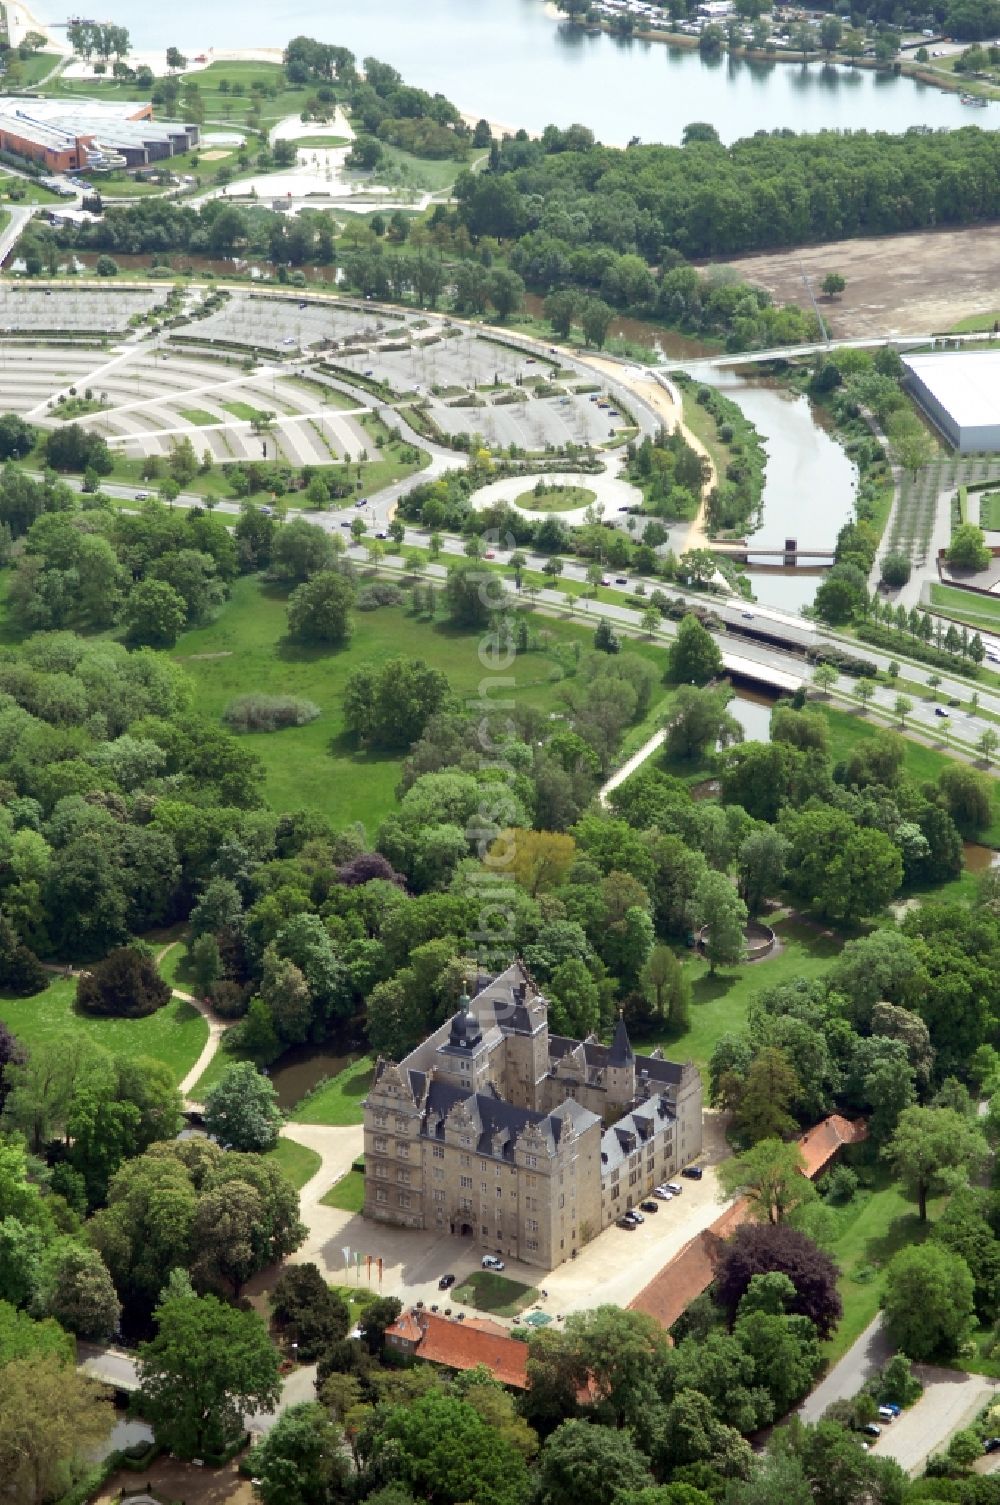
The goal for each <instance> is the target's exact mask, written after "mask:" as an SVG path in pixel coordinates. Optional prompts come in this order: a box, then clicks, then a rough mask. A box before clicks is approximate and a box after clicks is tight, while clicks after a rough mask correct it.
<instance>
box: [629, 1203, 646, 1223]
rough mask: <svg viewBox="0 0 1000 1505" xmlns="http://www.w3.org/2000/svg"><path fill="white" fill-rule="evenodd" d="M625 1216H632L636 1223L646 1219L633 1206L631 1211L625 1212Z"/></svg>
mask: <svg viewBox="0 0 1000 1505" xmlns="http://www.w3.org/2000/svg"><path fill="white" fill-rule="evenodd" d="M625 1216H626V1217H627V1218H632V1219H633V1220H634V1221H635V1222H636V1223H644V1222H645V1221H646V1219H645V1218H644V1217H643V1215H642V1213H641V1212H637V1211H636V1209H635V1208H634V1207H633V1208H632V1211H631V1212H627V1213H626V1214H625Z"/></svg>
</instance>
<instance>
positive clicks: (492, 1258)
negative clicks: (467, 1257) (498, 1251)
mask: <svg viewBox="0 0 1000 1505" xmlns="http://www.w3.org/2000/svg"><path fill="white" fill-rule="evenodd" d="M482 1266H483V1269H484V1270H503V1269H505V1268H506V1266H505V1265H504V1262H503V1260H502V1259H498V1258H497V1256H496V1255H495V1254H484V1255H483V1259H482Z"/></svg>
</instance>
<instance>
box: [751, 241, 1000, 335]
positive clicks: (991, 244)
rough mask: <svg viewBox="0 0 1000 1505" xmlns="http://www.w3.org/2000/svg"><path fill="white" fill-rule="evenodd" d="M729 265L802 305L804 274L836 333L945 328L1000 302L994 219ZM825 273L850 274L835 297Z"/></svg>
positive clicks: (914, 331)
mask: <svg viewBox="0 0 1000 1505" xmlns="http://www.w3.org/2000/svg"><path fill="white" fill-rule="evenodd" d="M728 265H730V266H732V267H733V269H734V271H736V272H738V273H739V275H740V277H742V278H745V279H746V281H747V282H754V283H758V284H759V285H760V286H762V287H765V288H767V289H768V291H769V292H770V293H772V294H773V295H774V298H775V300H776V301H777V302H780V303H799V304H802V305H805V304H807V302H808V294H807V292H806V289H805V285H804V283H803V274H805V276H806V277H808V278H809V282H810V285H811V287H812V289H813V292H814V294H815V295H816V298H817V302H818V303H819V307H820V311H821V313H822V315H823V318H824V319H825V320H826V321H827V323H828V324H829V326H830V330H831V333H832V334H833V336H834V337H835V338H851V337H853V336H859V337H860V336H865V335H879V334H943V333H945V332H946V331H947V330H949V329H951V328H952V326H953V325H954V324H955V322H956V321H957V320H958V319H964V318H967V317H968V316H969V315H970V314H982V313H991V312H992V311H993V310H994V309H996V308H1000V229H998V227H997V226H995V225H988V226H986V225H974V226H970V227H969V228H968V229H965V230H927V231H920V232H918V233H916V234H913V235H884V236H879V237H877V238H875V239H872V240H837V241H831V242H830V243H829V244H826V245H822V246H806V247H804V248H803V249H802V250H797V251H787V252H780V253H776V254H773V255H768V256H744V257H741V258H739V259H738V260H735V261H732V262H730V263H728ZM827 272H839V273H840V274H841V276H842V277H844V278H845V279H846V281H847V290H846V292H844V293H843V294H842V295H841V296H840V297H839V298H835V299H832V300H831V299H828V298H823V297H821V296H820V292H819V289H820V285H821V284H822V281H823V278H824V277H825V276H826V274H827Z"/></svg>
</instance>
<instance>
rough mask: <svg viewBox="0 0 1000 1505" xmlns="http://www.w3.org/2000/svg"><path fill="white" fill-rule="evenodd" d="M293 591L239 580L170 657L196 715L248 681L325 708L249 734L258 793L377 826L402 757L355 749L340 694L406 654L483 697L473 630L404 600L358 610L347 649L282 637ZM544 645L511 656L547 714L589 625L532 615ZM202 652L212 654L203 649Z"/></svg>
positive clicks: (628, 647)
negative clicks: (355, 677)
mask: <svg viewBox="0 0 1000 1505" xmlns="http://www.w3.org/2000/svg"><path fill="white" fill-rule="evenodd" d="M287 599H288V593H287V592H286V591H284V590H280V589H276V588H275V587H273V586H265V585H263V584H262V583H261V581H260V580H258V579H251V578H244V579H242V580H238V581H237V582H236V583H235V585H234V587H233V592H232V596H231V598H230V600H229V602H228V603H227V605H226V606H225V608H224V609H223V610H222V612H221V613H220V614H219V616H218V618H217V620H216V621H214V622H212V623H211V624H210V625H209V626H207V627H200V628H198V629H196V630H194V631H192V632H188V633H185V634H184V636H183V637H181V638H180V640H179V641H178V644H177V647H176V649H175V650H174V657H175V658H176V659H177V660H178V661H179V662H180V663H182V664H183V665H184V667H185V668H186V669H187V671H188V673H189V674H190V675H191V676H192V678H193V679H194V681H195V686H196V698H197V702H198V705H199V706H200V708H201V710H202V712H204V713H205V714H206V715H208V716H215V717H219V716H221V715H222V712H223V710H224V709H225V707H226V705H227V704H228V703H229V701H230V700H232V699H233V698H234V696H236V695H240V694H244V693H245V692H246V687H247V685H253V687H254V689H255V690H258V691H259V692H261V693H262V694H283V695H299V696H303V697H305V698H306V699H308V700H312V701H315V703H316V704H317V705H318V706H319V707H320V711H321V714H320V715H319V717H318V718H317V719H316V720H315V721H313V722H311V723H310V724H309V725H308V726H303V727H293V728H289V729H288V730H286V731H282V732H274V733H250V734H248V735H247V736H246V737H244V739H243V740H244V742H245V743H246V745H247V746H248V747H250V748H252V749H253V751H254V752H255V753H256V754H257V755H258V756H259V757H260V758H261V759H262V761H263V763H264V766H265V770H266V782H265V797H266V799H267V801H268V803H269V804H270V805H271V806H272V807H273V808H274V809H276V810H292V809H299V808H301V807H302V806H303V804H306V805H308V806H310V807H311V808H314V809H318V810H321V811H323V812H324V813H325V814H327V815H329V816H330V817H331V818H332V819H333V820H334V821H335V822H336V824H337V825H346V824H348V823H349V822H351V821H354V820H363V821H364V822H365V825H366V826H367V828H368V829H369V830H370V831H372V832H374V830H375V829H376V827H377V825H378V823H379V821H380V820H381V819H382V818H383V817H384V816H385V815H387V814H388V813H389V811H390V810H391V809H393V808H394V806H395V803H396V797H395V788H396V784H397V782H398V780H399V770H400V765H401V759H400V757H399V755H396V754H389V753H381V752H367V751H360V750H358V749H357V748H355V747H354V745H353V743H352V742H351V740H350V738H349V737H348V736H347V734H346V732H345V728H344V721H343V695H344V686H345V683H346V680H347V677H348V675H349V674H350V673H351V672H352V671H353V670H354V669H356V668H357V667H358V666H359V665H361V664H365V665H368V664H372V665H378V664H380V663H384V662H385V661H386V660H387V659H390V658H394V657H396V656H397V655H399V654H401V653H405V654H406V655H408V656H413V657H415V658H422V659H424V660H425V661H426V662H427V663H429V664H430V665H432V666H433V667H436V668H439V669H442V670H443V671H444V672H445V673H446V674H447V676H448V679H449V681H450V683H451V686H452V689H453V690H454V691H455V692H456V694H458V695H459V696H461V697H467V696H470V695H474V694H478V693H479V686H480V683H481V681H482V677H483V668H482V665H481V664H480V662H479V656H478V652H477V648H478V643H479V637H478V634H477V633H475V632H466V631H461V630H458V629H456V628H453V627H451V626H450V625H448V624H447V623H444V622H425V621H419V620H417V619H416V618H415V617H413V616H411V615H410V614H409V613H408V612H407V610H406V608H404V607H383V608H381V609H380V610H378V611H374V612H358V613H357V615H356V618H355V628H354V636H353V638H352V639H351V642H350V644H349V645H348V646H347V647H344V648H340V649H334V650H327V649H316V648H302V647H298V646H295V645H293V644H290V643H288V642H287V641H286V640H285V608H286V603H287ZM537 625H538V628H539V634H540V637H541V638H542V646H541V647H540V648H539V649H537V650H535V651H532V652H528V653H521V654H518V656H517V660H516V662H515V664H514V665H513V666H512V668H511V670H510V671H509V677H510V678H511V679H513V680H514V685H513V686H508V685H506V684H505V692H506V693H508V694H509V693H510V692H511V691H513V693H514V694H516V695H517V697H518V702H519V703H523V704H525V705H532V706H536V707H538V708H539V709H543V710H548V709H550V708H552V707H553V706H554V705H556V704H558V688H557V686H558V683H559V681H560V680H562V679H563V678H564V677H565V676H566V675H567V674H572V673H573V671H574V664H573V662H572V658H571V655H570V654H569V653H568V652H567V651H566V649H567V648H568V647H569V646H570V645H571V644H573V643H580V644H581V645H582V646H589V645H590V641H591V636H592V634H591V632H590V631H589V630H588V629H587V628H586V627H583V626H578V625H576V624H575V623H571V622H564V621H560V620H557V619H549V618H545V619H539V620H538V624H537ZM623 651H625V652H638V653H642V654H645V655H648V656H650V657H651V658H652V659H653V661H654V662H656V663H658V664H662V655H663V650H662V649H657V648H656V647H655V646H654V645H652V644H649V643H637V642H634V641H632V640H628V639H626V640H625V641H624V644H623ZM201 655H217V656H215V657H202V656H201Z"/></svg>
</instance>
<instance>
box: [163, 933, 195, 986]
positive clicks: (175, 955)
mask: <svg viewBox="0 0 1000 1505" xmlns="http://www.w3.org/2000/svg"><path fill="white" fill-rule="evenodd" d="M160 976H161V977H162V978H163V979H164V981H165V982H168V983H169V984H170V986H171V987H172V988H180V990H181V992H182V993H193V992H194V978H193V977H192V976H191V972H190V970H189V967H188V960H187V940H186V938H182V939H181V940H179V941H177V942H175V943H174V944H173V945H171V947H170V949H169V951H167V952H166V953H165V954H164V956H163V957H162V958H161V959H160Z"/></svg>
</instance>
